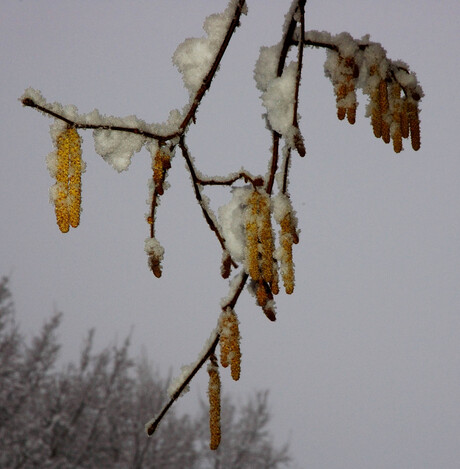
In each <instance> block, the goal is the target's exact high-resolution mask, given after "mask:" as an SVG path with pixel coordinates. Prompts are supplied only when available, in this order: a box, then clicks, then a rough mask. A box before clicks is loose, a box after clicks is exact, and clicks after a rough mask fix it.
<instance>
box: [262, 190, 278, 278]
mask: <svg viewBox="0 0 460 469" xmlns="http://www.w3.org/2000/svg"><path fill="white" fill-rule="evenodd" d="M259 203H260V218H259V240H260V244H261V249H262V252H261V259H260V269H261V271H262V277H263V279H264V280H265V281H266V282H268V283H270V284H271V283H272V281H273V270H274V262H273V252H274V249H275V244H274V242H273V229H272V223H271V212H270V200H269V197H268V195H262V194H261V196H260V202H259Z"/></svg>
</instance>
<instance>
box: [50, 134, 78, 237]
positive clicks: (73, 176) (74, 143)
mask: <svg viewBox="0 0 460 469" xmlns="http://www.w3.org/2000/svg"><path fill="white" fill-rule="evenodd" d="M56 147H57V170H56V189H57V193H56V195H55V200H54V204H55V213H56V222H57V225H58V226H59V229H60V230H61V231H62V233H67V232H68V231H69V227H70V226H73V227H74V228H75V227H77V226H78V224H79V222H80V206H81V172H82V161H81V139H80V136H79V135H78V132H77V131H76V130H75V129H74V128H73V127H69V128H67V129H66V130H64V131H63V132H61V133H60V134H59V135H58V137H57V139H56Z"/></svg>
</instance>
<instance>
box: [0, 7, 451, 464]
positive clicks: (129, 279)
mask: <svg viewBox="0 0 460 469" xmlns="http://www.w3.org/2000/svg"><path fill="white" fill-rule="evenodd" d="M289 4H290V1H289V0H278V1H273V0H272V1H262V0H249V1H248V6H249V15H248V16H247V17H243V18H242V22H241V28H239V29H238V30H237V31H236V34H235V36H234V38H233V40H232V43H231V44H230V47H229V49H228V52H227V54H226V56H225V57H224V60H223V62H222V65H221V69H220V71H219V73H218V74H217V77H216V79H215V81H214V83H213V85H212V88H211V91H210V92H209V93H208V94H207V95H206V97H205V99H204V101H203V103H202V105H201V107H200V109H199V112H198V115H197V125H195V126H192V127H191V129H190V132H189V136H188V144H189V148H190V151H191V153H192V155H193V156H194V157H195V159H196V164H197V166H198V167H199V169H200V170H201V171H202V172H204V173H206V174H209V175H214V174H219V175H225V174H227V173H228V172H230V171H236V170H239V169H240V167H241V166H244V167H245V168H246V169H248V170H249V171H251V172H252V173H253V174H264V173H265V171H266V169H267V162H268V158H269V148H270V135H269V132H268V131H267V130H266V129H265V128H264V122H263V120H262V119H261V114H262V112H263V108H262V106H261V104H260V100H259V92H258V91H257V90H256V88H255V82H254V80H253V78H252V75H253V67H254V63H255V61H256V59H257V56H258V53H259V47H260V46H262V45H272V44H275V43H277V42H278V41H279V39H280V33H281V25H282V24H283V21H284V14H285V12H286V11H287V9H288V7H289ZM225 5H226V2H225V1H223V0H219V1H217V0H214V1H210V0H207V1H204V0H193V1H178V0H168V1H166V0H163V1H160V0H149V1H130V2H127V1H122V0H110V1H109V0H97V1H83V0H79V1H77V0H74V1H66V0H60V1H59V2H56V1H54V0H41V1H30V0H29V1H26V0H23V1H18V0H3V1H2V2H1V8H0V10H1V20H0V21H1V28H0V63H1V64H2V65H1V72H0V77H1V79H0V80H1V81H0V85H1V86H0V99H1V101H0V113H1V123H2V125H1V129H2V131H1V133H2V135H1V139H0V148H1V161H2V170H1V171H0V193H1V196H0V204H1V208H0V211H1V223H0V239H1V248H0V267H1V271H0V274H1V275H8V276H10V277H11V288H12V291H13V294H14V299H15V302H16V307H17V311H18V316H19V320H20V323H21V328H22V330H23V331H25V332H27V334H33V333H37V332H38V331H39V329H40V327H41V325H42V324H43V322H44V320H45V319H46V318H48V317H50V315H51V313H52V312H53V310H56V309H58V310H62V311H63V312H64V313H65V316H64V322H63V324H62V327H61V329H60V341H61V343H62V344H63V349H62V358H63V360H73V359H76V358H77V356H78V352H79V350H80V345H81V342H82V340H83V337H84V335H85V332H86V331H87V330H88V329H89V328H91V327H95V328H96V337H97V346H98V347H103V346H106V345H108V344H110V343H113V342H114V341H117V340H118V342H121V341H122V339H123V338H124V337H125V336H126V335H127V334H129V332H130V330H131V328H132V331H133V332H132V337H133V348H132V351H133V353H134V354H138V353H140V351H141V349H142V348H145V351H146V352H147V354H148V356H149V357H150V358H151V359H152V361H153V362H154V363H155V364H156V365H157V366H158V367H159V368H160V370H161V371H162V372H163V373H164V374H166V373H167V372H168V371H169V370H172V372H173V374H177V373H178V372H179V370H180V366H181V365H183V364H186V363H189V362H191V361H193V360H194V359H195V357H196V355H197V353H198V352H199V351H200V350H201V347H202V344H203V342H204V341H205V340H206V339H207V337H208V335H209V333H210V331H211V330H212V328H213V327H214V326H215V324H216V320H217V317H218V315H219V312H220V310H219V302H220V298H221V297H222V296H224V295H225V294H226V291H227V282H226V281H224V280H222V279H221V278H220V276H219V269H220V259H221V252H220V247H219V245H218V243H217V241H216V238H215V237H214V235H213V234H212V233H211V232H210V230H209V229H208V226H207V224H206V223H205V221H204V219H203V218H202V215H201V211H200V208H199V207H198V205H197V204H196V202H195V199H194V195H193V190H192V187H191V184H190V180H189V177H188V175H187V172H186V171H185V169H184V162H183V161H182V160H181V157H180V156H179V155H178V156H177V157H176V159H175V160H174V162H173V168H172V169H171V171H170V174H169V179H168V181H169V182H170V184H171V187H170V189H169V190H168V191H167V192H166V193H165V195H164V197H163V200H162V203H161V206H160V207H159V210H158V212H157V213H158V218H157V220H158V221H157V223H158V238H159V240H160V241H161V242H162V244H163V245H164V246H165V249H166V254H165V260H164V263H163V265H164V269H163V272H164V273H163V277H162V278H161V279H160V280H158V279H156V278H154V277H153V275H152V273H151V272H150V271H149V270H148V268H147V263H146V256H145V253H144V239H145V238H146V237H147V236H148V232H149V230H148V225H147V224H146V222H145V219H144V214H145V212H146V210H147V205H146V199H147V195H148V192H147V180H148V178H149V177H150V168H149V155H148V153H147V152H146V151H145V150H143V151H142V152H141V153H139V154H137V155H135V156H134V158H133V162H132V165H131V167H130V169H129V171H128V172H125V173H122V174H118V173H117V172H115V171H114V170H113V169H112V168H111V167H110V166H109V165H107V163H105V162H104V161H103V160H102V158H100V157H99V156H97V155H96V154H95V151H94V146H93V140H92V134H91V132H83V133H82V135H83V138H84V148H83V158H84V160H85V161H86V162H87V172H86V173H85V174H84V178H83V210H84V211H83V214H82V219H81V226H80V227H79V228H78V229H76V230H71V232H70V233H68V234H66V235H63V234H61V233H60V232H59V230H58V227H57V225H56V223H55V219H54V209H53V207H52V206H51V205H50V204H49V202H48V188H49V186H50V185H51V184H52V183H53V181H52V179H51V178H50V176H49V174H48V171H47V169H46V166H45V157H46V155H47V154H48V153H49V152H50V151H52V142H51V139H50V136H49V132H48V130H49V124H50V123H51V120H50V119H48V118H47V117H44V116H42V115H40V114H39V113H37V112H36V111H34V110H32V109H30V108H23V107H22V106H21V104H20V103H19V101H18V98H19V97H20V96H21V94H22V93H23V91H24V89H25V88H27V87H29V86H32V87H34V88H37V89H40V90H41V91H42V93H43V94H44V96H45V97H46V98H47V99H48V100H49V101H51V102H52V101H60V102H61V103H63V104H69V103H72V104H76V105H77V106H78V108H79V111H80V112H82V113H86V112H89V111H91V110H92V109H94V108H95V107H96V108H98V109H99V110H100V111H101V112H102V113H105V114H112V115H120V116H126V115H130V114H136V115H137V116H138V117H139V118H142V119H145V120H146V121H149V122H162V121H164V120H165V119H166V118H167V116H168V113H169V111H170V110H171V109H173V108H179V109H180V108H182V106H183V104H184V103H185V102H186V100H187V99H188V95H187V92H186V91H185V89H184V88H183V86H182V82H181V77H180V75H179V73H178V72H177V70H175V69H174V68H173V66H172V63H171V56H172V54H173V52H174V50H175V48H176V46H177V45H178V44H179V43H180V42H182V41H183V40H184V39H185V38H186V37H198V36H201V35H203V31H202V29H201V26H202V22H203V19H204V17H205V16H206V15H208V14H210V13H213V12H219V11H222V10H223V9H224V8H225ZM306 11H307V29H317V30H326V31H329V32H331V33H338V32H341V31H348V32H350V33H351V34H352V35H353V36H354V37H357V38H359V37H361V36H363V35H364V34H367V33H370V34H371V38H372V39H373V40H375V41H378V42H380V43H382V45H383V46H384V47H385V48H386V50H387V52H388V56H389V57H390V58H392V59H398V58H399V59H402V60H404V61H405V62H407V63H408V64H409V65H410V67H411V69H412V70H414V71H415V72H416V73H417V76H418V79H419V81H420V83H421V85H422V87H423V89H424V91H425V94H426V96H425V98H424V99H423V101H422V105H421V108H422V113H421V126H422V134H421V135H422V147H421V149H420V151H418V152H414V151H412V150H411V149H410V145H408V144H407V143H406V145H405V147H406V150H405V151H404V152H402V153H401V154H400V155H398V156H397V155H395V154H394V153H393V151H392V148H391V145H385V144H384V143H383V142H382V141H381V140H377V139H375V138H374V137H373V134H372V129H371V127H370V123H369V120H368V119H367V118H365V117H364V108H365V99H364V98H363V97H362V96H359V97H358V99H359V102H360V106H359V108H358V117H357V123H356V125H354V126H350V125H349V124H347V123H345V122H339V121H338V120H337V118H336V111H335V99H334V96H333V93H332V85H331V83H330V82H329V80H328V79H326V78H324V73H323V63H324V59H325V53H324V51H318V50H311V49H310V50H306V52H305V60H304V63H305V69H304V74H303V80H302V87H301V106H300V114H301V116H302V119H301V121H300V128H301V130H302V133H303V134H304V136H305V138H306V147H307V153H308V155H307V157H306V158H304V159H300V158H298V157H296V158H294V162H293V171H292V176H291V186H290V188H291V196H292V202H293V204H294V207H295V208H296V210H297V214H298V218H299V227H300V229H301V235H300V244H299V245H298V246H296V247H295V252H294V256H295V257H294V259H295V262H296V279H297V283H296V291H295V293H294V295H292V296H290V297H285V296H284V297H283V295H279V298H278V299H277V304H278V320H277V322H276V323H271V322H269V321H268V320H267V319H266V318H265V316H264V315H263V314H262V313H261V311H260V308H258V307H257V306H255V304H254V300H253V298H252V297H249V295H248V294H247V292H245V293H244V295H242V297H241V299H240V301H239V302H238V305H237V308H236V311H237V313H238V315H239V318H240V321H241V326H240V327H241V334H242V337H243V340H242V352H243V362H242V377H241V379H240V381H239V382H238V383H233V382H232V381H231V379H230V378H229V373H223V386H224V391H225V392H228V393H230V394H231V395H233V396H235V398H237V397H238V396H240V397H241V398H244V396H247V395H249V393H250V392H253V391H255V390H257V389H265V388H268V389H270V393H271V394H270V401H271V404H272V413H273V422H272V427H271V429H272V432H273V433H274V435H276V441H277V443H279V444H281V443H284V442H285V441H289V442H290V443H291V448H292V452H293V455H294V457H295V458H296V465H295V466H294V467H298V468H305V467H311V468H328V469H335V468H337V469H339V468H341V469H342V468H356V467H359V468H373V469H380V468H382V469H383V468H385V469H390V468H417V469H421V468H426V469H432V468H434V467H436V468H443V469H447V468H449V469H450V468H452V469H454V468H457V467H458V461H459V460H460V399H459V396H460V340H459V337H460V288H459V285H460V268H459V261H460V234H459V233H460V220H459V204H460V184H459V171H460V154H459V153H460V151H459V145H458V134H459V130H458V129H459V108H460V100H459V86H458V79H459V75H460V63H459V59H458V57H459V55H460V47H459V45H458V44H459V39H460V38H459V32H458V19H459V18H460V3H459V2H458V1H457V0H445V1H443V2H435V1H428V0H419V1H415V0H407V1H405V2H401V1H400V0H387V1H385V2H376V1H375V0H367V1H366V0H340V1H339V0H328V1H324V0H322V1H319V0H311V1H310V2H308V4H307V10H306ZM208 194H209V195H210V197H212V198H213V200H214V201H215V202H213V206H214V207H215V208H217V206H218V205H219V204H222V203H224V202H226V201H227V200H228V192H227V191H226V190H225V189H219V190H215V191H212V192H209V193H208ZM206 382H207V377H206V373H204V372H201V373H200V375H199V376H198V377H197V378H196V379H195V381H194V382H193V383H192V392H191V393H190V394H188V395H187V396H186V397H185V398H184V399H182V400H180V401H179V402H178V403H177V404H176V409H177V410H178V411H181V410H183V411H193V410H194V409H196V408H197V403H198V399H199V398H205V390H206ZM145 417H146V420H148V419H149V418H150V417H151V416H150V415H146V416H145ZM143 423H144V422H140V425H143ZM223 437H224V438H225V435H224V436H223Z"/></svg>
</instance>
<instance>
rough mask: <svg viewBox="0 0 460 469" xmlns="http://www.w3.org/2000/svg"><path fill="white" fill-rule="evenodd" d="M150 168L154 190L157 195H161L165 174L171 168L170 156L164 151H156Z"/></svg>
mask: <svg viewBox="0 0 460 469" xmlns="http://www.w3.org/2000/svg"><path fill="white" fill-rule="evenodd" d="M152 167H153V182H154V183H155V189H156V191H157V192H158V194H160V195H163V193H164V188H163V183H164V180H165V177H166V172H167V170H168V169H169V168H170V167H171V155H170V154H169V153H168V152H167V151H165V150H164V149H160V150H158V151H157V152H156V154H155V158H154V159H153V164H152Z"/></svg>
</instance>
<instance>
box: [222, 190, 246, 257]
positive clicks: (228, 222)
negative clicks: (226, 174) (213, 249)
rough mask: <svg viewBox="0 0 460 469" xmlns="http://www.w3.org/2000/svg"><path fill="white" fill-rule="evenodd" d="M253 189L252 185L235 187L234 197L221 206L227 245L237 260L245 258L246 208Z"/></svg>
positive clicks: (223, 232) (223, 230)
mask: <svg viewBox="0 0 460 469" xmlns="http://www.w3.org/2000/svg"><path fill="white" fill-rule="evenodd" d="M252 191H253V188H252V187H249V186H245V187H235V188H233V189H232V198H231V200H230V202H228V203H227V204H226V205H223V206H221V207H219V210H218V216H219V223H220V226H221V227H222V234H223V236H224V238H225V246H226V248H227V250H228V252H229V253H230V255H231V256H232V259H233V260H234V261H236V262H242V261H244V258H245V246H246V234H245V214H244V211H245V208H246V206H247V200H248V197H249V196H250V195H251V193H252Z"/></svg>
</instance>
